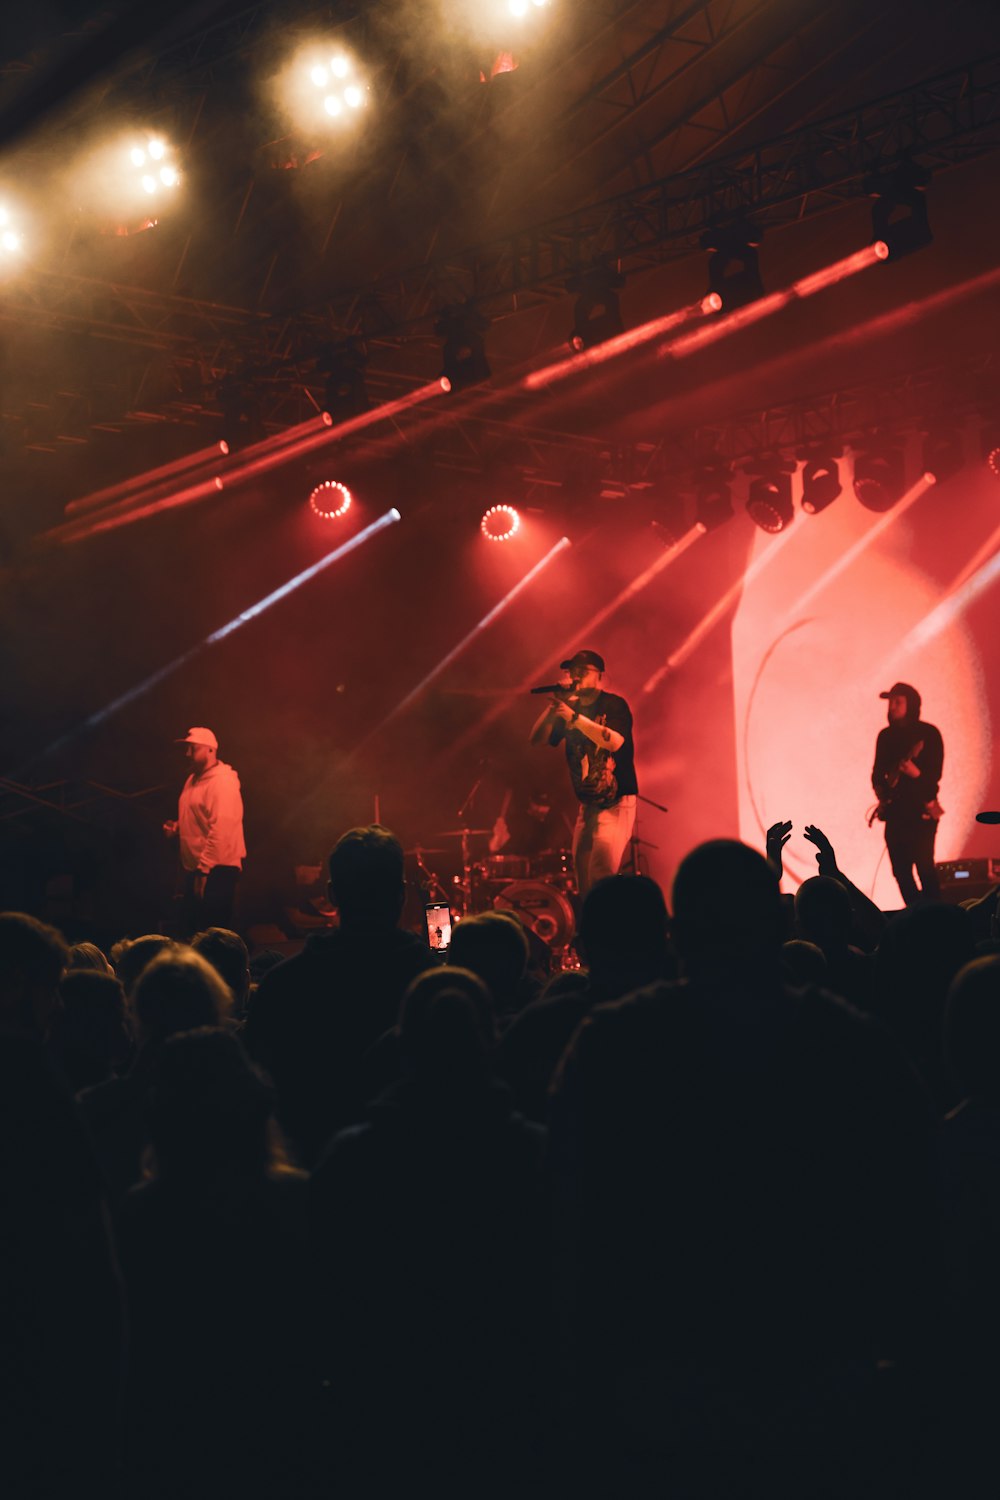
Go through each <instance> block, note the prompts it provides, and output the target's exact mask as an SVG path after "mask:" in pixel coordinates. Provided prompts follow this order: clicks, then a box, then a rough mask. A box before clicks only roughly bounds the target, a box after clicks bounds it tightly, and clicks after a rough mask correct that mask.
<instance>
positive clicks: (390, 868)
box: [330, 823, 405, 927]
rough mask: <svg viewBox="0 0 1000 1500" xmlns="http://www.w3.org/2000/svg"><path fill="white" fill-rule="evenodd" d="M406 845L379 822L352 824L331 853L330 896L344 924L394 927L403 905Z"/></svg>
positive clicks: (348, 925)
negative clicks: (362, 824)
mask: <svg viewBox="0 0 1000 1500" xmlns="http://www.w3.org/2000/svg"><path fill="white" fill-rule="evenodd" d="M404 893H405V888H404V883H403V848H402V845H401V844H400V842H399V840H398V839H397V838H396V836H395V835H394V834H392V833H390V832H389V830H388V828H383V827H382V826H381V824H379V823H371V824H369V825H368V827H367V828H349V829H348V831H347V832H346V833H345V834H342V835H341V837H340V838H339V839H338V840H337V842H336V845H335V846H334V850H333V853H332V854H331V855H330V900H331V901H332V902H333V904H334V906H335V907H336V908H337V910H338V912H339V913H340V921H341V925H342V926H347V927H394V926H395V925H396V923H397V922H398V921H399V914H400V912H401V911H402V909H403V896H404Z"/></svg>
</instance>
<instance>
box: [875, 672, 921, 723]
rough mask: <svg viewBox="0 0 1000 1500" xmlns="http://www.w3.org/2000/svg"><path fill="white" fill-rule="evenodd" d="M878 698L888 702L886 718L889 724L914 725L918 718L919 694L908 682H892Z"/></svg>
mask: <svg viewBox="0 0 1000 1500" xmlns="http://www.w3.org/2000/svg"><path fill="white" fill-rule="evenodd" d="M879 697H880V698H885V699H887V700H888V706H887V708H886V718H887V720H888V722H889V723H890V724H904V723H906V724H909V723H913V724H915V723H916V722H917V720H918V719H919V718H920V694H919V693H918V692H917V690H916V688H915V687H911V686H910V684H909V683H908V682H894V683H893V685H892V687H891V688H887V689H886V691H885V692H884V693H879Z"/></svg>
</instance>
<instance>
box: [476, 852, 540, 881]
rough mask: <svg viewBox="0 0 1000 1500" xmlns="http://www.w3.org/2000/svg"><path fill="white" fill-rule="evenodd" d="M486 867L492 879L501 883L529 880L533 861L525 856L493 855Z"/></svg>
mask: <svg viewBox="0 0 1000 1500" xmlns="http://www.w3.org/2000/svg"><path fill="white" fill-rule="evenodd" d="M486 866H487V869H488V870H489V874H490V879H491V880H497V881H500V882H505V881H508V880H527V879H528V878H529V877H530V875H531V861H530V860H529V859H527V858H526V857H525V856H524V855H523V854H491V855H490V857H489V859H488V860H487V861H486Z"/></svg>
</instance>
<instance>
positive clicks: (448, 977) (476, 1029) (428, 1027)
mask: <svg viewBox="0 0 1000 1500" xmlns="http://www.w3.org/2000/svg"><path fill="white" fill-rule="evenodd" d="M398 1034H399V1045H400V1052H401V1055H402V1058H403V1061H404V1064H405V1066H406V1068H407V1069H408V1071H409V1072H410V1073H411V1074H413V1075H416V1076H417V1077H419V1078H420V1079H421V1080H423V1081H424V1082H432V1083H436V1084H440V1085H441V1086H447V1087H451V1088H455V1087H458V1088H467V1087H468V1088H475V1087H481V1086H482V1085H483V1084H484V1083H485V1082H486V1081H487V1080H488V1078H489V1076H490V1073H491V1068H492V1061H491V1054H492V1049H493V1044H494V1042H495V1040H496V1027H495V1024H494V1018H493V1004H492V1000H491V998H490V993H489V991H488V990H487V988H486V986H485V984H484V983H483V981H482V980H481V979H480V978H479V976H478V975H476V974H473V973H472V971H471V970H470V969H463V968H460V967H459V966H458V965H455V964H443V965H442V966H441V967H439V968H434V969H427V970H426V971H425V972H424V973H423V974H418V976H417V978H416V979H414V980H413V982H412V983H411V985H410V986H409V988H408V989H407V991H406V994H405V995H404V996H403V1003H402V1005H401V1007H400V1011H399V1026H398Z"/></svg>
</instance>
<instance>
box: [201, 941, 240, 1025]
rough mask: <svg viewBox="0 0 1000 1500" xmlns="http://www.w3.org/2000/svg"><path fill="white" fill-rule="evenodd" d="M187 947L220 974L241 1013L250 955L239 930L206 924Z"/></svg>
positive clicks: (238, 1011)
mask: <svg viewBox="0 0 1000 1500" xmlns="http://www.w3.org/2000/svg"><path fill="white" fill-rule="evenodd" d="M191 947H192V948H193V949H194V951H195V953H200V954H201V956H202V958H207V959H208V961H209V963H210V964H211V965H212V967H213V969H215V970H216V971H217V972H218V973H219V974H221V975H222V977H223V979H224V980H225V981H226V983H227V984H228V986H229V988H230V989H231V990H232V992H233V1003H234V1005H235V1007H236V1011H237V1014H239V1013H242V1011H243V1008H244V1006H245V1004H246V998H247V992H248V990H249V989H250V958H249V954H248V953H247V945H246V943H245V942H244V941H243V939H242V938H241V937H240V935H239V933H238V932H232V931H231V930H230V929H229V928H228V927H206V928H205V930H204V932H196V933H195V935H194V937H193V938H192V939H191Z"/></svg>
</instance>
